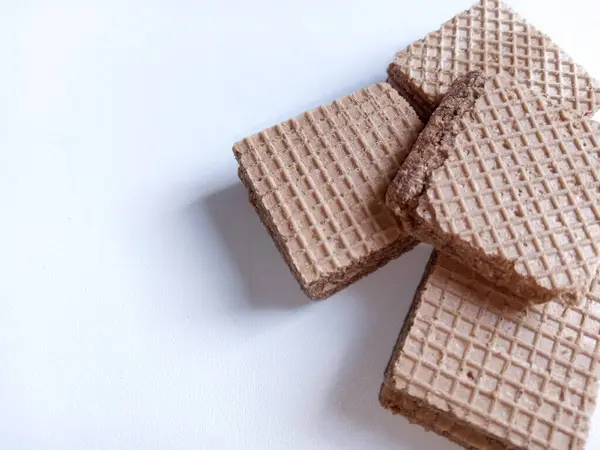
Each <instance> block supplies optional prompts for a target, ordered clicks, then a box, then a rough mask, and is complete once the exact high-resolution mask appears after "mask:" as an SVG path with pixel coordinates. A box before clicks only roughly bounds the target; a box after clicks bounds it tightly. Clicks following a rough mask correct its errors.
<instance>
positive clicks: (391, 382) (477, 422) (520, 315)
mask: <svg viewBox="0 0 600 450" xmlns="http://www.w3.org/2000/svg"><path fill="white" fill-rule="evenodd" d="M599 355H600V282H599V280H598V279H596V280H595V282H594V286H593V288H592V289H591V290H590V292H589V293H588V294H587V296H586V299H585V301H584V302H583V303H582V304H580V305H577V306H568V305H565V304H563V303H560V302H556V301H550V302H548V303H545V304H543V305H539V304H538V305H532V304H530V303H528V302H526V301H522V300H520V299H518V298H509V297H508V296H507V295H506V294H504V293H502V292H500V291H498V290H497V289H496V288H495V287H494V286H493V285H491V284H489V283H488V282H486V281H485V280H483V279H482V278H481V277H480V276H479V275H478V274H476V273H475V272H474V271H472V270H470V269H468V268H466V267H465V266H463V265H461V264H459V263H457V262H456V261H455V260H454V259H452V258H450V257H449V256H447V255H444V254H441V253H438V254H437V255H435V256H434V257H433V258H432V261H431V262H430V265H429V268H428V271H427V273H426V275H425V278H424V279H423V281H422V283H421V286H420V288H419V292H418V293H417V296H416V299H415V302H414V304H413V307H412V309H411V312H410V313H409V317H408V319H407V321H406V323H405V324H404V328H403V330H402V332H401V334H400V337H399V339H398V342H397V344H396V348H395V350H394V353H393V355H392V358H391V361H390V364H389V366H388V368H387V370H386V375H385V380H384V383H383V386H382V390H381V394H380V400H381V403H382V405H383V406H385V407H386V408H389V409H391V410H392V411H393V412H396V413H402V414H409V419H410V420H412V421H414V422H417V423H419V424H421V425H423V426H425V427H427V428H429V429H432V430H434V431H436V432H437V433H440V434H442V435H445V436H447V437H449V438H450V439H452V440H454V441H456V442H458V443H460V444H461V445H464V446H465V447H467V448H473V449H509V448H510V449H523V450H525V449H527V450H542V449H554V450H576V449H583V448H584V446H585V441H586V438H587V433H588V429H589V424H590V417H591V415H592V413H593V411H594V409H595V404H596V395H597V394H596V392H597V381H598V361H599Z"/></svg>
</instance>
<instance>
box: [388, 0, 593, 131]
mask: <svg viewBox="0 0 600 450" xmlns="http://www.w3.org/2000/svg"><path fill="white" fill-rule="evenodd" d="M474 70H477V71H480V72H483V73H485V74H486V75H489V76H492V75H496V74H498V73H507V74H509V75H511V76H514V77H515V78H517V79H518V80H520V81H521V82H523V83H525V84H527V85H528V86H530V87H531V88H532V89H533V90H534V91H536V92H540V93H543V94H544V95H545V96H547V97H548V98H551V99H553V100H554V101H557V102H559V103H561V104H563V105H565V106H567V107H569V108H572V109H576V110H579V111H581V112H583V113H584V114H586V115H590V116H591V115H592V114H593V113H594V112H595V111H597V110H598V109H599V106H600V87H599V84H598V83H597V82H596V81H595V80H594V79H593V78H592V77H591V76H590V75H589V74H588V73H587V72H586V71H585V70H584V69H583V68H582V67H581V66H579V65H577V64H575V63H574V62H573V60H572V59H571V58H570V57H569V56H568V55H567V54H566V53H565V52H564V51H562V50H561V49H560V48H559V47H558V46H557V45H556V44H555V43H554V42H552V40H551V39H550V38H549V37H548V36H546V35H544V34H543V33H541V32H540V31H538V30H536V29H535V28H534V27H532V26H531V25H530V24H529V23H527V22H526V21H525V20H524V19H523V18H521V17H520V16H519V15H518V14H516V13H514V12H513V11H512V10H511V9H510V8H508V7H507V6H506V5H505V4H503V3H502V2H500V1H499V0H481V1H479V2H478V3H476V4H475V5H473V6H472V7H471V8H470V9H469V10H467V11H464V12H461V13H460V14H458V15H456V16H454V17H453V18H452V19H450V20H449V21H448V22H446V23H445V24H443V25H442V27H441V28H440V29H439V30H437V31H434V32H432V33H429V34H428V35H427V36H425V37H424V38H423V39H421V40H418V41H416V42H414V43H413V44H411V45H410V46H408V48H406V49H404V50H402V51H401V52H399V53H398V54H397V55H396V59H395V61H394V62H393V63H392V64H391V65H390V66H389V68H388V76H389V80H390V82H392V83H393V84H394V86H397V87H399V88H400V91H401V93H402V94H403V95H405V96H406V97H407V99H409V101H410V102H411V104H412V105H413V107H414V108H415V110H416V111H417V112H418V113H419V115H420V116H421V117H422V118H423V119H427V118H428V117H429V116H430V115H431V113H432V112H433V110H434V109H435V107H436V106H437V105H438V104H439V103H440V101H441V99H442V97H443V96H444V95H445V94H446V92H447V91H448V89H449V87H450V85H451V84H452V82H453V81H454V80H455V79H456V78H457V77H458V76H459V75H462V74H465V73H467V72H470V71H474Z"/></svg>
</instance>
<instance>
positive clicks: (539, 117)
mask: <svg viewBox="0 0 600 450" xmlns="http://www.w3.org/2000/svg"><path fill="white" fill-rule="evenodd" d="M388 83H389V84H388ZM388 83H379V84H375V85H372V86H369V87H366V88H364V89H360V90H359V91H357V92H355V93H353V94H350V95H348V96H345V97H343V98H341V99H339V100H336V101H334V102H333V103H331V104H328V105H324V106H321V107H319V108H316V109H314V110H312V111H308V112H306V113H304V114H302V115H300V116H299V117H297V118H295V119H291V120H288V121H286V122H283V123H281V124H279V125H276V126H274V127H272V128H269V129H267V130H264V131H262V132H260V133H258V134H256V135H254V136H250V137H248V138H245V139H243V140H242V141H240V142H238V143H236V144H235V145H234V153H235V156H236V158H237V160H238V163H239V176H240V179H241V180H242V182H243V183H244V184H245V185H246V187H247V188H248V191H249V197H250V201H251V203H252V204H253V205H254V207H255V208H256V210H257V213H258V215H259V217H260V218H261V220H262V222H263V223H264V224H265V227H266V229H267V231H268V232H269V234H270V235H271V237H272V238H273V240H274V242H275V245H276V246H277V248H278V249H279V251H280V252H281V254H282V256H283V259H284V260H285V262H286V263H287V264H288V266H289V267H290V270H291V272H292V274H293V275H294V276H295V278H296V279H297V280H298V282H299V284H300V286H301V288H302V289H303V290H304V291H305V292H306V294H307V295H308V296H309V297H311V298H313V299H324V298H327V297H328V296H330V295H332V294H334V293H335V292H337V291H339V290H341V289H343V288H344V287H346V286H348V285H349V284H351V283H353V282H354V281H356V280H358V279H359V278H361V277H362V276H365V275H367V274H368V273H370V272H372V271H374V270H376V269H377V268H379V267H381V266H382V265H384V264H385V263H386V262H388V261H390V260H391V259H393V258H396V257H398V256H400V255H401V254H403V253H405V252H406V251H408V250H410V249H411V248H412V247H413V246H414V245H416V244H417V243H418V242H426V243H429V244H432V245H433V246H434V247H435V249H436V252H435V254H434V257H433V258H432V260H431V261H430V264H429V267H428V269H427V272H426V274H425V277H424V279H423V281H422V283H421V287H420V289H419V292H418V293H417V296H416V298H415V301H414V304H413V307H412V309H411V312H410V314H409V317H408V318H407V320H406V322H405V324H404V326H403V328H402V331H401V334H400V337H399V339H398V341H397V343H396V347H395V349H394V352H393V354H392V358H391V360H390V363H389V365H388V368H387V370H386V372H385V378H384V381H383V385H382V388H381V392H380V401H381V403H382V405H383V406H384V407H386V408H388V409H390V410H391V411H393V412H396V413H401V414H404V415H406V416H407V417H408V418H409V420H411V421H414V422H416V423H418V424H420V425H422V426H424V427H426V428H428V429H431V430H434V431H436V432H438V433H440V434H442V435H444V436H447V437H448V438H449V439H451V440H453V441H455V442H457V443H459V444H461V445H463V446H465V447H467V448H473V449H482V448H485V449H514V448H518V449H545V448H551V449H565V450H566V449H579V448H583V447H584V446H585V441H586V436H587V431H588V428H589V420H590V416H591V414H592V412H593V410H594V407H595V399H596V389H597V386H596V385H597V379H598V360H599V358H600V287H599V286H600V276H599V275H598V270H599V266H600V124H598V123H596V122H594V121H592V120H591V119H589V117H590V116H591V115H592V114H593V113H595V112H596V111H597V110H598V109H600V88H599V86H598V84H597V83H596V81H595V80H593V79H592V78H591V77H590V75H589V74H588V73H587V72H586V71H585V70H584V69H583V68H582V67H581V66H579V65H577V64H575V63H574V62H573V61H572V60H571V59H570V58H569V57H568V56H567V55H566V54H565V53H564V52H562V50H560V48H559V47H558V46H557V45H556V44H554V43H553V42H552V41H551V40H550V38H548V37H547V36H546V35H544V34H542V33H540V32H539V31H537V30H536V29H535V28H533V27H532V26H531V25H529V24H528V23H527V22H526V21H525V20H524V19H523V18H521V17H519V16H518V15H516V14H515V13H514V12H513V11H511V10H510V9H509V8H507V7H506V6H504V5H503V4H501V3H500V2H498V1H496V0H481V2H480V3H478V4H476V5H474V6H473V7H472V8H471V9H470V10H468V11H465V12H462V13H460V14H458V15H457V16H455V17H454V18H452V19H451V20H449V21H448V22H446V23H445V24H444V25H442V27H441V29H440V30H438V31H434V32H432V33H430V34H429V35H427V36H426V37H425V38H423V39H421V40H419V41H417V42H415V43H413V44H411V45H410V46H409V47H408V48H406V49H405V50H402V51H401V52H399V53H398V54H397V56H396V59H395V60H394V61H393V62H392V64H391V65H390V66H389V68H388ZM373 295H377V293H376V292H374V293H373ZM400 325H401V324H399V327H400Z"/></svg>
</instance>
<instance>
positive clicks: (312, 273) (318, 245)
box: [233, 83, 423, 298]
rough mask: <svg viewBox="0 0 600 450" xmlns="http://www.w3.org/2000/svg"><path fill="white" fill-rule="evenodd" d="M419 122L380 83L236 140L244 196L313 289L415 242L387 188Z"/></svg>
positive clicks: (318, 291)
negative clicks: (387, 200)
mask: <svg viewBox="0 0 600 450" xmlns="http://www.w3.org/2000/svg"><path fill="white" fill-rule="evenodd" d="M422 128H423V124H422V123H421V121H420V120H419V118H418V116H417V115H416V113H415V112H414V110H413V109H412V108H411V107H410V105H409V104H408V103H407V102H406V100H404V99H403V98H402V97H401V96H399V95H398V93H397V92H396V91H395V90H394V89H393V88H392V87H391V86H390V85H388V84H386V83H380V84H375V85H372V86H370V87H368V88H365V89H361V90H359V91H357V92H355V93H354V94H351V95H348V96H345V97H343V98H341V99H339V100H336V101H334V102H333V103H331V104H329V105H325V106H321V107H319V108H316V109H314V110H312V111H309V112H306V113H304V114H302V115H300V116H299V117H297V118H295V119H291V120H288V121H286V122H283V123H281V124H279V125H277V126H274V127H272V128H269V129H267V130H264V131H262V132H260V133H258V134H256V135H254V136H250V137H248V138H245V139H243V140H242V141H240V142H238V143H236V144H235V145H234V147H233V150H234V154H235V156H236V158H237V160H238V162H239V175H240V178H241V180H242V181H243V182H244V184H245V185H246V186H247V188H248V189H249V192H250V199H251V201H252V203H253V205H254V206H255V208H256V209H257V212H258V214H259V216H260V217H261V219H262V221H263V222H264V223H265V225H266V227H267V229H268V231H269V233H270V234H271V236H272V237H273V239H274V241H275V243H276V245H277V247H278V249H279V250H280V252H281V253H282V255H283V256H284V258H285V260H286V262H287V263H288V265H289V266H290V269H291V270H292V272H293V274H294V275H295V276H296V278H297V279H298V281H299V283H300V285H301V286H302V288H303V289H304V290H305V292H306V293H307V294H308V295H309V296H310V297H312V298H325V297H327V296H329V295H331V294H332V293H334V292H336V291H338V290H339V289H341V288H343V287H344V286H346V285H348V284H349V283H351V282H353V281H355V280H356V279H358V278H360V277H361V276H363V275H365V274H367V273H369V272H372V271H373V270H375V269H376V268H378V267H380V266H381V265H383V264H385V263H386V262H387V261H389V260H390V259H392V258H394V257H396V256H398V255H399V254H401V253H403V252H404V251H406V250H408V249H410V248H412V247H413V246H414V244H415V241H414V240H413V239H412V238H411V237H409V236H408V235H407V233H405V231H404V229H403V227H402V225H401V224H400V223H399V222H398V221H397V220H396V219H395V218H394V216H393V214H392V213H391V212H389V211H388V210H387V208H386V206H385V204H384V196H385V191H386V189H387V186H388V184H389V182H390V181H391V179H392V177H393V176H394V174H395V173H396V172H397V170H398V168H399V166H400V164H401V163H402V162H403V160H404V158H405V156H406V154H407V153H408V152H409V150H410V148H411V146H412V144H413V143H414V141H415V139H416V137H417V135H418V133H419V132H420V131H421V129H422Z"/></svg>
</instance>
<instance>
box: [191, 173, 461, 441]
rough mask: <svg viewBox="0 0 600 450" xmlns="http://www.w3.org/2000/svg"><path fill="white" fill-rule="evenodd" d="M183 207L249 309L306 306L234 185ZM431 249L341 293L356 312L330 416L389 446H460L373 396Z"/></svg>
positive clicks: (243, 191)
mask: <svg viewBox="0 0 600 450" xmlns="http://www.w3.org/2000/svg"><path fill="white" fill-rule="evenodd" d="M190 209H191V212H192V213H193V214H197V215H200V214H206V212H208V214H209V216H210V220H211V221H212V224H213V226H214V227H215V230H216V235H217V236H218V237H219V238H220V239H221V240H222V241H223V246H224V247H225V248H226V249H227V253H228V254H229V256H230V258H231V260H232V262H233V266H234V267H235V268H236V270H237V275H238V276H239V278H240V280H241V281H242V283H243V285H244V286H245V289H246V291H247V295H246V298H247V301H248V307H250V308H252V309H259V310H265V309H267V310H286V309H287V310H289V309H295V308H300V307H310V305H311V304H312V301H311V300H310V299H309V298H308V297H306V295H305V294H304V293H303V292H302V291H301V290H300V288H299V286H298V283H297V281H296V280H295V279H294V277H293V276H292V274H291V273H290V271H289V269H288V267H287V265H286V264H285V262H284V261H283V258H282V257H281V255H280V254H279V252H278V250H277V248H276V247H275V245H274V244H273V242H272V240H271V237H270V236H269V235H268V233H267V231H266V229H265V227H264V226H263V224H262V223H261V222H260V220H259V218H258V216H257V214H256V211H255V210H254V208H253V207H252V205H251V204H250V203H249V201H248V193H247V190H246V188H245V187H244V186H243V185H242V184H241V183H240V184H235V185H232V186H229V187H227V188H225V189H223V190H221V191H218V192H216V193H214V194H211V195H209V196H208V197H205V198H203V199H201V200H199V201H198V202H197V203H195V204H194V205H192V206H191V207H190ZM206 210H208V211H206ZM194 211H196V212H194ZM430 253H431V248H430V247H429V246H425V245H419V246H418V247H416V248H415V249H414V250H412V251H411V252H409V253H407V254H405V255H403V256H402V257H400V258H398V259H397V260H395V261H392V262H390V263H388V264H387V265H386V266H384V267H382V268H381V269H379V270H377V271H376V272H375V273H373V274H371V275H369V276H367V277H365V278H363V279H361V280H360V281H358V282H357V283H355V284H354V285H352V286H350V287H349V288H347V289H345V290H344V291H342V292H344V293H346V294H348V296H349V297H351V298H349V299H348V301H350V302H352V304H351V307H353V308H355V307H356V304H358V307H359V308H363V313H362V315H361V317H362V319H361V322H360V323H359V325H358V326H360V327H361V329H360V330H357V333H356V336H357V338H356V340H355V341H352V342H349V343H348V351H347V353H348V354H347V357H346V363H345V364H344V368H343V370H342V371H341V373H339V374H337V376H336V378H335V379H336V380H337V382H336V383H335V385H334V386H332V391H331V402H332V414H335V415H337V416H338V417H340V418H341V419H342V420H344V421H349V422H350V423H351V424H352V426H357V427H361V429H363V430H366V431H367V432H372V433H373V434H374V435H377V436H381V435H382V434H383V435H385V436H387V439H389V441H390V443H391V445H392V447H396V446H397V448H399V449H420V448H438V449H440V450H442V449H444V450H450V449H455V448H459V447H457V446H455V445H454V444H451V443H450V442H449V441H448V440H446V439H444V438H442V437H440V436H437V435H435V434H434V433H428V432H425V431H424V430H423V429H422V428H421V427H418V426H415V425H411V424H410V423H409V422H408V420H407V419H406V418H404V417H402V416H397V415H392V413H391V412H389V411H387V410H385V409H383V408H382V407H381V405H380V404H379V400H378V396H379V388H380V386H381V382H382V381H383V373H384V370H385V368H386V366H387V363H388V361H389V358H390V355H391V353H392V350H393V347H394V344H395V343H396V339H397V337H398V334H399V332H400V328H401V327H402V324H403V322H404V319H405V317H406V314H407V313H408V311H409V308H410V305H411V304H412V301H413V296H414V293H415V291H416V288H417V286H418V284H419V282H420V280H421V278H422V276H423V272H424V269H425V266H426V264H427V261H428V260H429V255H430ZM265 280H267V281H266V282H265ZM353 300H355V301H353ZM325 301H327V300H325ZM332 301H333V299H332Z"/></svg>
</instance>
